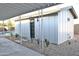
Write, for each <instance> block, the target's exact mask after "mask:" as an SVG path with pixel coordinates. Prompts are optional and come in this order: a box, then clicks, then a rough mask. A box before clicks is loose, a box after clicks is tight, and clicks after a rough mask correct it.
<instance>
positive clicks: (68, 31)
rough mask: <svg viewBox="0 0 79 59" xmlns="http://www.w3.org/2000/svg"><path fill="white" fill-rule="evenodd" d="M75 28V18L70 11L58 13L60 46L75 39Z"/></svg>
mask: <svg viewBox="0 0 79 59" xmlns="http://www.w3.org/2000/svg"><path fill="white" fill-rule="evenodd" d="M68 19H70V20H68ZM73 28H74V23H73V16H72V14H71V13H70V11H69V10H66V9H65V10H62V11H60V12H59V13H58V44H60V43H63V42H65V41H67V40H70V39H72V38H73V34H74V29H73Z"/></svg>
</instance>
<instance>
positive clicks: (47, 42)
mask: <svg viewBox="0 0 79 59" xmlns="http://www.w3.org/2000/svg"><path fill="white" fill-rule="evenodd" d="M45 44H46V46H47V47H48V46H49V41H48V40H47V39H45Z"/></svg>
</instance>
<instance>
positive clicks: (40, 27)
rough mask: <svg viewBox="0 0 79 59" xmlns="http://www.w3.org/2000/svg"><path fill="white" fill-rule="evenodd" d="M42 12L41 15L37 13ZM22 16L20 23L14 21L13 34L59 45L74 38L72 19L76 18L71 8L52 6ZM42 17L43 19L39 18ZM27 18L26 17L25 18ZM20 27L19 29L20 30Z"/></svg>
mask: <svg viewBox="0 0 79 59" xmlns="http://www.w3.org/2000/svg"><path fill="white" fill-rule="evenodd" d="M41 11H43V13H42V14H40V13H38V12H41ZM28 15H30V16H27V15H22V16H21V19H24V18H25V19H24V20H21V23H20V21H18V20H17V21H16V27H15V32H16V33H17V34H19V35H22V36H23V37H26V38H27V39H29V40H30V39H31V38H35V39H39V40H44V39H47V40H48V41H49V42H50V43H54V44H61V43H63V42H65V41H67V40H70V39H73V37H74V19H76V18H77V15H76V12H75V10H74V8H73V7H72V6H63V7H61V5H59V6H52V7H48V8H45V9H42V10H38V11H35V12H31V13H28ZM40 15H41V16H43V17H40ZM26 16H27V17H26ZM20 25H21V28H20Z"/></svg>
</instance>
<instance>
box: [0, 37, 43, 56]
mask: <svg viewBox="0 0 79 59" xmlns="http://www.w3.org/2000/svg"><path fill="white" fill-rule="evenodd" d="M41 55H42V54H40V53H37V52H35V51H33V50H31V49H29V48H26V47H24V46H21V45H19V44H16V43H14V42H12V41H10V40H8V39H6V38H0V56H41Z"/></svg>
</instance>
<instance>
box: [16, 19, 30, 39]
mask: <svg viewBox="0 0 79 59" xmlns="http://www.w3.org/2000/svg"><path fill="white" fill-rule="evenodd" d="M29 22H30V20H23V21H21V28H20V21H17V22H16V27H15V33H17V34H19V35H20V36H22V37H25V38H27V39H30V23H29ZM20 29H21V30H20Z"/></svg>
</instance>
